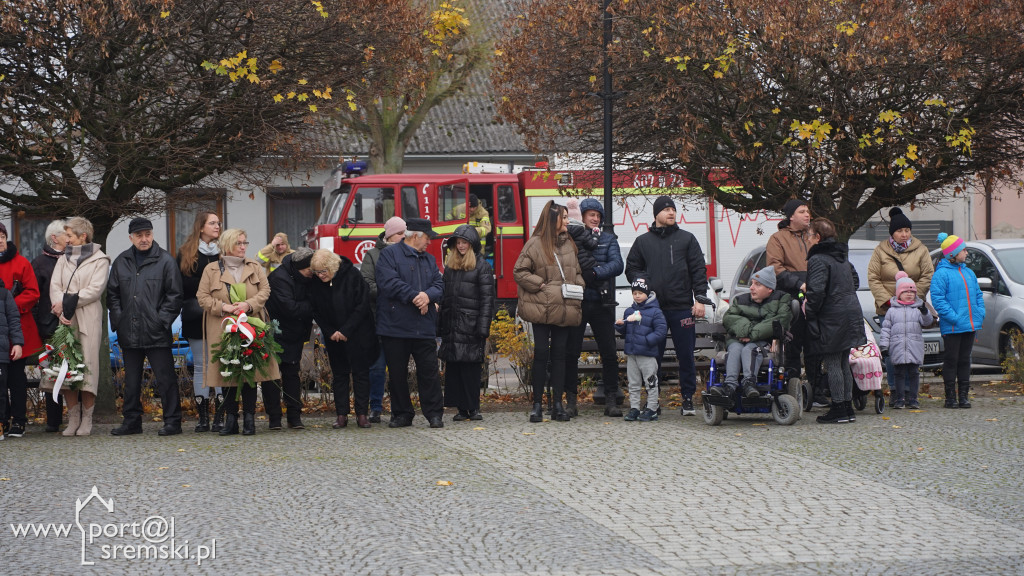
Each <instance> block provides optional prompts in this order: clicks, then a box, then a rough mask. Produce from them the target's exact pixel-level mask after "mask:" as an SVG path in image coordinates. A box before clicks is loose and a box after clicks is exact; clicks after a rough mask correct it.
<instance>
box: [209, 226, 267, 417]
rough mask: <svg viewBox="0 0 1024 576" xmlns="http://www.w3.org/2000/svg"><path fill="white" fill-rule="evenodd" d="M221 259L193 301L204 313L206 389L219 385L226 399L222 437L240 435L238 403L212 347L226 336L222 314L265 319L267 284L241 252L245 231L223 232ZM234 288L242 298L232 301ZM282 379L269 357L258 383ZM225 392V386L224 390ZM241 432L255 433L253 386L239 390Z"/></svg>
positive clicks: (258, 267) (254, 263) (245, 243)
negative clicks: (236, 286)
mask: <svg viewBox="0 0 1024 576" xmlns="http://www.w3.org/2000/svg"><path fill="white" fill-rule="evenodd" d="M218 244H219V246H220V259H219V260H218V261H216V262H211V263H210V264H208V265H207V266H206V269H205V270H203V277H202V279H201V280H200V281H199V290H198V291H197V292H196V299H197V300H198V301H199V306H200V307H201V308H202V309H203V312H204V318H203V324H204V327H203V331H204V340H206V345H205V347H204V348H205V352H206V353H205V356H206V358H205V363H206V364H205V371H204V378H205V382H204V385H205V386H206V387H207V388H213V387H215V386H221V387H222V390H221V392H222V393H223V395H224V413H225V416H224V428H223V429H221V431H220V435H221V436H227V435H229V434H238V400H237V399H236V398H235V394H236V391H235V390H234V384H230V383H228V382H225V381H224V380H223V379H222V378H221V375H220V370H221V365H220V363H219V362H218V361H217V360H216V359H214V357H213V354H212V353H211V352H210V347H211V346H213V345H214V344H216V343H218V342H220V338H221V335H222V334H223V333H224V329H223V326H222V324H221V321H222V320H223V319H224V318H225V317H226V316H235V315H238V314H241V313H243V312H244V313H245V314H246V315H247V316H251V317H254V318H259V319H261V320H264V321H269V320H268V317H267V313H266V310H265V309H264V305H265V304H266V303H267V299H268V298H270V284H269V283H268V281H267V272H266V270H264V268H263V266H261V265H260V263H259V262H257V261H255V260H253V259H252V258H246V256H245V250H246V248H247V247H248V246H249V242H248V240H247V236H246V233H245V231H244V230H239V229H237V228H232V229H228V230H225V231H224V232H221V235H220V240H219V241H218ZM232 284H244V285H245V300H243V301H241V302H235V303H233V302H231V297H230V295H229V292H228V291H229V290H230V288H231V285H232ZM280 378H281V372H280V369H279V368H278V366H277V362H276V361H275V360H274V359H273V358H271V360H270V365H269V366H268V367H267V370H266V372H264V373H262V374H258V375H257V378H256V379H257V381H267V380H278V379H280ZM223 388H227V390H224V389H223ZM241 392H242V434H244V435H246V436H251V435H253V434H255V433H256V388H254V387H252V386H242V391H241Z"/></svg>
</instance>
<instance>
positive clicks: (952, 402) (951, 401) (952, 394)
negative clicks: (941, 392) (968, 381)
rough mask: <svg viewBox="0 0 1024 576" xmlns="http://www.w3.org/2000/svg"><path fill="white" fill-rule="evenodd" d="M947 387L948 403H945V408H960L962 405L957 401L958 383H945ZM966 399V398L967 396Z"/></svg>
mask: <svg viewBox="0 0 1024 576" xmlns="http://www.w3.org/2000/svg"><path fill="white" fill-rule="evenodd" d="M945 389H946V403H945V404H943V407H944V408H959V407H960V405H959V404H958V403H957V401H956V384H955V383H954V384H945ZM965 399H966V398H965Z"/></svg>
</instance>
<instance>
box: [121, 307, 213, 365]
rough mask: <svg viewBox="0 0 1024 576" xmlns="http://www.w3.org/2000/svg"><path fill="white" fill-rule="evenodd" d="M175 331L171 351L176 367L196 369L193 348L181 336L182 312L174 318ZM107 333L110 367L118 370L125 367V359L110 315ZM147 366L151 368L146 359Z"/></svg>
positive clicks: (173, 328) (173, 327) (173, 329)
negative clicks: (111, 326)
mask: <svg viewBox="0 0 1024 576" xmlns="http://www.w3.org/2000/svg"><path fill="white" fill-rule="evenodd" d="M172 332H173V333H174V344H172V345H171V353H172V354H174V367H175V368H182V367H186V368H189V369H194V368H195V365H194V363H193V359H192V349H191V348H189V346H188V340H187V339H186V338H182V336H181V314H179V315H178V317H177V318H175V319H174V324H173V325H172ZM107 334H108V336H109V337H110V369H111V370H113V371H115V372H116V371H117V370H119V369H121V368H124V359H123V358H122V357H121V346H119V345H118V343H117V333H116V332H114V331H113V330H111V329H110V317H109V316H108V317H107ZM146 368H149V361H148V360H147V361H146Z"/></svg>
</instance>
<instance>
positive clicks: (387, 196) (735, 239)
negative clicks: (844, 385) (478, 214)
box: [306, 162, 781, 300]
mask: <svg viewBox="0 0 1024 576" xmlns="http://www.w3.org/2000/svg"><path fill="white" fill-rule="evenodd" d="M472 164H475V163H472ZM498 166H501V165H498ZM467 167H468V168H469V169H472V170H473V171H483V172H485V173H464V174H378V175H366V176H363V175H360V173H361V171H362V170H365V163H361V162H359V163H350V162H347V163H345V164H344V165H343V166H341V167H339V168H338V169H336V170H335V171H334V172H333V173H332V174H331V177H330V178H329V179H328V180H327V182H326V183H325V184H324V190H323V197H322V210H321V216H320V220H319V222H317V224H316V225H315V226H313V227H312V228H310V229H309V230H308V231H307V233H306V242H307V245H308V246H309V247H311V248H313V249H318V248H325V249H328V250H333V251H334V252H336V253H337V254H340V255H343V256H345V257H347V258H349V259H350V260H352V261H353V262H354V263H356V264H357V265H358V264H360V263H361V262H362V261H363V255H364V254H365V253H366V252H367V251H368V250H370V249H371V248H373V246H374V244H375V243H376V241H377V238H378V236H379V235H380V234H381V233H382V232H383V231H384V223H385V222H386V221H387V220H388V218H391V217H392V216H400V217H402V218H426V219H428V220H430V222H431V225H432V227H433V229H434V230H435V231H436V232H437V233H439V234H441V236H442V237H445V236H447V235H448V234H451V233H452V232H454V231H455V229H456V228H457V227H458V226H459V225H461V224H465V223H466V222H467V221H468V219H467V217H466V216H465V214H466V212H467V211H466V209H465V206H467V205H468V201H469V195H470V194H473V195H475V196H476V197H477V198H478V199H479V201H480V202H481V203H482V204H483V206H484V207H485V208H486V209H487V211H488V212H489V213H490V218H491V224H492V231H491V233H490V234H488V236H487V238H486V239H485V246H486V247H485V253H486V254H487V256H488V259H491V258H493V260H492V263H493V265H494V272H495V276H496V277H497V289H498V298H499V299H502V300H507V299H513V300H514V299H515V298H516V283H515V280H514V278H513V274H512V268H513V266H514V265H515V262H516V258H518V256H519V252H520V251H521V250H522V247H523V244H524V243H525V241H526V239H527V238H528V237H529V235H530V234H531V233H532V231H533V227H534V226H535V225H536V220H537V217H536V214H538V213H539V212H540V209H541V208H542V207H543V206H544V204H545V203H546V202H547V201H548V200H551V199H555V200H556V201H558V202H559V203H562V204H564V203H565V201H566V200H567V199H568V197H576V198H578V199H580V200H581V201H582V199H583V198H587V197H594V198H597V199H598V200H601V201H602V205H603V200H602V198H603V196H602V194H603V188H602V182H603V175H602V172H601V171H599V170H564V171H556V170H550V169H548V168H547V167H546V166H544V165H540V166H537V167H534V168H530V169H525V170H522V171H521V172H519V173H514V174H513V173H508V170H507V168H506V169H505V171H504V173H487V170H486V168H487V167H486V166H484V170H480V165H478V164H475V166H474V167H471V166H470V165H467ZM613 190H614V194H613V199H614V209H613V214H612V215H611V218H612V220H611V221H612V223H613V224H614V226H615V228H614V230H615V234H616V235H617V236H618V237H619V244H620V246H621V248H622V255H623V258H625V257H626V255H627V254H628V252H629V248H630V247H631V246H632V245H633V240H634V239H635V238H636V237H637V236H639V235H640V234H643V233H644V232H646V231H647V228H648V226H649V225H650V223H651V222H652V221H653V217H652V215H651V206H652V204H653V201H654V199H655V198H656V197H658V196H660V195H663V194H668V195H671V196H672V197H674V198H675V199H676V202H677V205H679V210H678V217H677V219H678V223H679V226H680V227H681V228H684V229H686V230H689V231H690V232H691V233H693V234H694V235H695V236H696V237H697V239H698V241H699V242H700V244H701V247H702V248H703V249H704V253H705V259H706V261H707V268H708V276H709V277H711V276H719V275H722V276H723V278H724V279H725V280H726V281H727V283H728V281H731V279H732V275H733V273H734V272H735V270H736V267H738V265H739V263H740V261H741V260H742V258H743V256H744V255H745V254H747V252H749V251H750V250H751V249H752V248H754V247H756V246H757V245H762V244H764V243H765V241H766V240H767V236H762V234H763V233H764V232H762V231H760V230H758V228H759V227H760V224H764V223H765V222H767V221H771V220H776V221H777V220H779V219H780V218H781V217H780V216H779V215H777V214H772V213H767V212H758V213H756V214H753V215H737V214H734V213H732V212H731V211H729V210H724V209H722V208H721V207H720V206H716V205H715V203H713V202H711V201H709V200H707V199H705V198H703V196H701V195H700V194H699V192H700V190H699V189H698V188H696V187H695V186H693V185H692V184H691V183H689V182H687V181H685V180H684V179H682V178H681V177H680V176H677V175H672V174H659V173H654V172H626V171H621V172H616V173H615V175H614V177H613ZM774 231H775V227H774V225H773V226H771V227H770V229H769V230H766V231H765V232H767V233H768V234H770V233H771V232H774ZM722 244H724V245H725V248H726V249H725V250H724V251H723V250H722ZM429 250H430V251H431V253H433V254H434V255H435V256H436V257H437V261H438V265H439V266H440V265H441V263H442V260H443V258H442V252H443V250H444V241H443V240H442V239H439V240H437V241H435V242H432V243H431V245H430V248H429ZM720 252H722V253H723V254H724V255H726V258H725V259H722V258H720V256H719V254H720ZM723 264H724V265H723ZM619 284H625V278H624V277H623V278H622V279H621V280H620V282H619Z"/></svg>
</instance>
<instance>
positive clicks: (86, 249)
mask: <svg viewBox="0 0 1024 576" xmlns="http://www.w3.org/2000/svg"><path fill="white" fill-rule="evenodd" d="M98 251H99V246H97V245H96V244H95V243H93V242H90V243H88V244H82V245H81V246H72V245H71V244H68V245H67V246H65V247H64V256H65V257H66V258H67V259H68V262H70V263H72V264H74V265H75V267H78V266H80V265H81V264H82V262H85V261H86V260H88V259H89V258H91V257H92V255H93V254H95V253H96V252H98Z"/></svg>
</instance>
